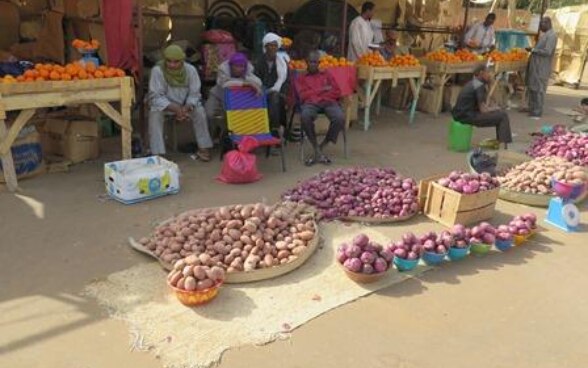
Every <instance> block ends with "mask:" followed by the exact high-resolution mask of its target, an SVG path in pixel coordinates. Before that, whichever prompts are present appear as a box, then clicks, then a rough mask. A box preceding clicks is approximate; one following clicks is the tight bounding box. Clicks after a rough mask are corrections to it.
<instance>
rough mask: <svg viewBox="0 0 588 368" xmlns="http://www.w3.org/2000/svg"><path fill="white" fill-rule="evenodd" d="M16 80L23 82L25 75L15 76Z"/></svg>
mask: <svg viewBox="0 0 588 368" xmlns="http://www.w3.org/2000/svg"><path fill="white" fill-rule="evenodd" d="M16 80H17V81H19V82H24V80H25V77H24V76H22V75H19V76H18V77H16Z"/></svg>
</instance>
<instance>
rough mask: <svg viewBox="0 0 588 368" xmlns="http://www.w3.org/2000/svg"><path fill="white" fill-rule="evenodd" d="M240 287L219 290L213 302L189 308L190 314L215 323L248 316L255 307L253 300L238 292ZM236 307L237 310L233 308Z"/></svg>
mask: <svg viewBox="0 0 588 368" xmlns="http://www.w3.org/2000/svg"><path fill="white" fill-rule="evenodd" d="M240 288H241V287H240V286H236V287H233V286H228V287H227V286H226V287H223V288H221V290H220V291H219V293H218V295H217V297H216V298H215V299H214V302H213V303H211V304H205V305H202V306H197V307H193V308H191V310H192V312H194V313H195V314H197V315H199V316H200V317H203V318H208V319H214V320H217V321H231V320H233V319H235V318H239V317H245V316H248V315H250V314H251V313H252V312H253V310H254V309H255V307H256V305H255V302H254V301H253V299H251V298H250V297H248V296H247V294H245V292H243V291H241V290H239V289H240ZM236 305H238V306H239V307H238V308H234V306H236Z"/></svg>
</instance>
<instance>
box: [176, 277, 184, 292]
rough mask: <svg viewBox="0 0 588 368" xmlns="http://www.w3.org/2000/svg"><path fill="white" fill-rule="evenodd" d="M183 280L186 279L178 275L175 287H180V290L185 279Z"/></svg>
mask: <svg viewBox="0 0 588 368" xmlns="http://www.w3.org/2000/svg"><path fill="white" fill-rule="evenodd" d="M185 280H186V279H185V278H184V277H180V279H179V280H178V282H177V283H176V287H177V288H178V289H182V290H184V281H185Z"/></svg>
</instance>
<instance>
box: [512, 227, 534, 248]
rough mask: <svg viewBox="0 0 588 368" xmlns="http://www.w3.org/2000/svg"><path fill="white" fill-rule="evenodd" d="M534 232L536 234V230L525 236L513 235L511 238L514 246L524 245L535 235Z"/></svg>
mask: <svg viewBox="0 0 588 368" xmlns="http://www.w3.org/2000/svg"><path fill="white" fill-rule="evenodd" d="M536 232H537V229H533V230H531V232H530V233H529V234H527V235H514V236H513V239H514V245H516V246H519V245H521V244H523V243H525V242H526V241H527V240H529V238H531V237H532V236H533V235H535V233H536Z"/></svg>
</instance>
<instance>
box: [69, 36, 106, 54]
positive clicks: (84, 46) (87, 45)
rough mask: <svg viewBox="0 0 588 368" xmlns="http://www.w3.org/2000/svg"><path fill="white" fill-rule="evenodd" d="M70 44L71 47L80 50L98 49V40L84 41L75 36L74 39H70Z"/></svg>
mask: <svg viewBox="0 0 588 368" xmlns="http://www.w3.org/2000/svg"><path fill="white" fill-rule="evenodd" d="M71 45H72V46H73V47H75V48H76V49H81V50H88V51H90V50H98V48H100V42H98V40H92V41H89V42H88V41H84V40H80V39H79V38H76V39H75V40H73V41H72V43H71Z"/></svg>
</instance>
